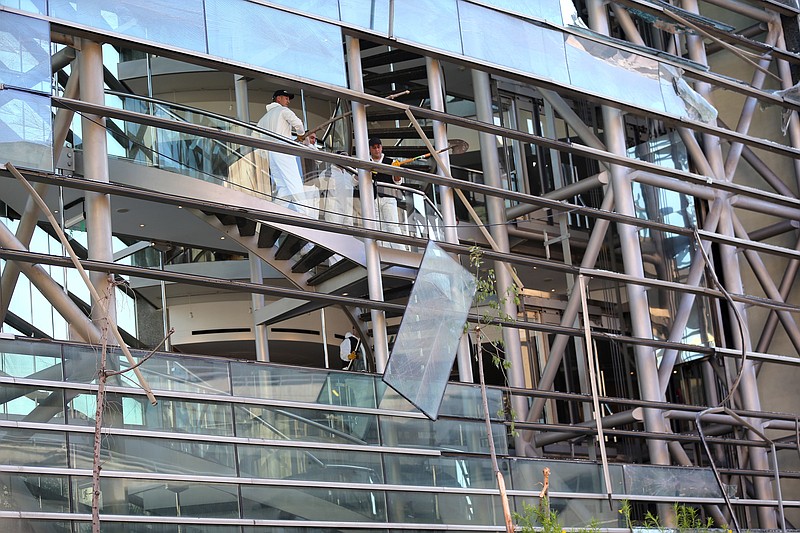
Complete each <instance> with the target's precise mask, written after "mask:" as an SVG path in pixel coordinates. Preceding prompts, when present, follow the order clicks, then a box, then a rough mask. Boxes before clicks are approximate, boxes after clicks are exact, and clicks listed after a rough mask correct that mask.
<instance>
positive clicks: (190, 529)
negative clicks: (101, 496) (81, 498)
mask: <svg viewBox="0 0 800 533" xmlns="http://www.w3.org/2000/svg"><path fill="white" fill-rule="evenodd" d="M155 520H156V517H154V516H153V517H150V520H148V521H147V530H146V531H147V533H241V530H240V529H239V526H212V525H209V524H202V525H200V524H197V525H195V524H159V523H158V522H155ZM136 530H137V529H136V524H131V523H130V522H108V521H106V520H103V533H131V532H132V531H136ZM261 531H263V529H262V530H261ZM75 532H76V533H92V524H91V523H89V522H85V523H84V522H79V523H77V524H76V529H75ZM64 533H70V530H66V531H65V532H64Z"/></svg>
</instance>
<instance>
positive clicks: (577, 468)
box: [509, 459, 623, 494]
mask: <svg viewBox="0 0 800 533" xmlns="http://www.w3.org/2000/svg"><path fill="white" fill-rule="evenodd" d="M509 464H510V467H511V485H512V486H513V487H514V488H515V489H517V490H530V487H536V486H541V484H542V481H543V480H544V469H545V468H549V469H550V490H552V491H554V492H577V493H586V494H604V493H605V481H604V480H603V468H602V466H600V465H598V464H595V463H579V462H566V461H544V460H540V459H514V460H510V461H509ZM609 475H610V477H611V483H612V485H613V487H612V490H613V491H614V492H617V493H619V492H623V486H622V470H621V469H620V467H619V466H616V465H611V466H610V468H609Z"/></svg>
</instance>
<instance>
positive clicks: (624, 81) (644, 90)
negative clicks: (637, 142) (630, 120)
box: [566, 35, 665, 113]
mask: <svg viewBox="0 0 800 533" xmlns="http://www.w3.org/2000/svg"><path fill="white" fill-rule="evenodd" d="M566 52H567V65H568V66H569V79H570V84H571V85H573V86H575V87H580V88H582V89H585V90H586V91H588V92H591V93H595V94H602V95H605V96H608V97H610V98H613V99H615V100H619V101H621V102H627V103H630V104H633V105H636V106H638V107H642V108H645V109H652V110H654V111H658V112H662V113H663V112H664V111H665V109H664V99H663V98H662V92H661V79H660V76H659V64H658V61H655V60H654V59H650V58H647V57H644V56H641V55H639V54H634V53H632V52H628V51H625V50H620V49H619V48H616V47H613V46H609V45H607V44H604V43H599V42H596V41H592V40H589V39H584V38H581V37H576V36H574V35H572V36H568V37H567V40H566Z"/></svg>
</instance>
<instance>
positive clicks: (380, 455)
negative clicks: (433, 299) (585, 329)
mask: <svg viewBox="0 0 800 533" xmlns="http://www.w3.org/2000/svg"><path fill="white" fill-rule="evenodd" d="M79 354H83V356H80V355H79ZM95 358H96V351H95V350H94V349H93V348H91V347H83V346H80V345H59V344H54V343H49V342H23V341H19V340H17V341H0V361H2V362H3V365H4V366H3V368H5V369H8V370H13V369H18V370H17V371H16V373H17V374H19V377H15V378H11V377H10V376H0V383H2V390H3V391H5V392H4V397H3V400H5V404H4V405H6V406H8V410H7V412H6V414H5V416H3V417H0V451H1V452H2V453H0V456H2V458H3V460H2V461H0V462H2V464H0V470H2V469H3V468H4V467H5V468H6V469H7V468H10V467H23V466H24V467H27V469H28V470H27V471H26V473H25V474H20V473H11V472H6V473H4V474H2V475H1V476H0V478H2V479H0V483H2V484H3V486H4V487H6V488H7V489H8V490H9V491H10V492H7V493H6V496H5V497H6V498H7V499H8V500H9V501H10V502H13V505H14V506H15V508H16V509H18V510H19V511H22V512H26V511H36V512H39V513H50V514H51V515H52V516H53V517H56V516H58V515H59V514H62V513H68V512H70V509H75V510H77V511H78V512H80V513H82V512H88V509H89V505H90V500H91V479H90V478H87V477H86V476H85V472H86V471H87V470H89V469H91V466H92V455H93V451H92V445H93V433H92V429H91V426H92V425H93V420H92V419H93V417H94V412H95V406H96V405H95V401H94V396H93V394H91V393H90V392H89V391H81V390H80V387H81V386H80V385H78V383H76V382H75V381H63V378H62V377H61V376H60V371H59V369H60V368H61V367H62V365H63V364H64V363H65V362H67V363H68V364H67V366H66V368H67V369H68V370H67V374H68V375H74V374H75V367H76V366H77V365H87V366H91V367H92V368H94V361H95ZM33 362H39V363H40V365H39V366H36V365H34V364H33ZM185 363H186V365H187V367H190V368H193V369H195V370H196V371H197V373H196V374H191V376H192V379H191V381H192V383H193V384H192V386H191V387H189V386H187V379H186V376H187V374H184V375H183V376H182V375H179V374H175V373H173V374H171V375H164V374H162V373H161V372H160V371H157V369H168V368H170V365H171V364H174V357H173V356H171V355H169V354H156V355H155V356H154V357H152V358H151V359H149V360H148V361H147V362H145V363H144V365H143V366H142V368H143V369H144V370H146V375H148V376H155V375H158V374H162V381H161V382H157V383H156V382H153V383H151V385H152V386H153V388H154V392H155V394H156V396H157V397H158V400H159V403H158V405H157V406H151V405H150V404H149V403H148V402H147V400H146V398H145V397H144V396H143V395H141V394H140V393H136V394H134V393H135V392H136V391H135V390H131V393H130V394H125V393H118V392H115V391H116V390H120V391H122V390H129V388H127V387H126V388H124V389H120V388H119V387H116V388H112V389H111V390H110V391H109V396H108V397H107V404H106V409H105V412H106V414H105V417H104V420H105V424H104V425H105V428H106V429H105V430H104V435H103V438H102V439H101V450H100V460H101V461H102V464H103V472H104V476H105V477H103V478H102V480H101V492H102V506H101V513H102V514H113V515H129V516H130V517H131V519H135V517H137V516H144V515H147V516H150V517H151V518H152V522H153V523H154V524H155V525H154V526H153V527H156V528H165V529H164V530H165V531H167V530H169V528H170V527H172V526H171V525H169V524H168V523H164V524H158V521H159V518H158V517H173V518H174V517H179V516H180V517H192V518H194V519H204V518H206V519H212V518H213V519H214V520H217V521H218V520H225V519H230V520H234V521H235V520H257V521H265V523H270V521H275V520H278V521H279V520H287V519H288V520H313V521H321V522H331V523H336V524H343V523H357V522H370V523H373V524H375V525H378V524H380V523H386V522H410V523H419V524H428V525H431V524H462V525H470V526H480V525H485V526H495V525H498V524H501V523H502V511H501V509H500V505H499V500H498V499H497V496H496V489H495V477H494V473H493V472H492V467H491V461H490V460H489V457H488V455H487V453H488V449H487V447H486V432H485V427H484V423H483V421H482V420H481V419H480V418H481V415H480V413H469V412H464V409H463V408H462V407H459V404H461V403H462V401H464V400H465V399H468V398H473V399H474V393H475V392H476V389H475V388H474V387H470V386H464V385H458V384H450V385H449V386H448V388H447V394H446V400H445V401H444V403H443V408H442V418H441V419H440V420H439V421H438V422H436V423H433V422H431V421H429V420H426V419H424V418H418V416H419V415H412V414H409V415H407V416H400V415H399V414H398V412H397V411H396V410H395V409H394V407H397V402H398V401H401V400H399V399H398V400H395V401H392V402H388V403H386V406H388V408H389V409H390V410H389V411H384V410H385V409H386V407H384V408H375V407H374V406H371V407H363V406H361V405H358V404H359V403H360V400H359V399H358V398H353V397H350V396H347V395H340V398H341V399H342V402H341V403H331V402H330V401H329V399H328V397H327V395H323V396H322V397H319V396H317V397H312V396H308V397H307V398H308V401H307V403H313V404H315V405H316V408H313V409H306V408H303V409H300V408H296V407H291V408H290V407H286V406H282V405H270V402H278V403H279V404H280V403H283V400H282V398H285V397H288V396H289V395H291V394H292V391H299V390H304V389H308V388H309V386H310V388H311V389H313V388H315V387H316V388H319V387H320V384H322V383H336V382H337V381H336V377H337V376H341V377H352V378H358V380H357V381H350V382H349V384H350V385H351V386H358V387H362V388H374V387H375V386H376V385H377V384H379V383H380V382H379V381H376V376H373V375H369V374H358V375H352V374H346V373H340V372H326V371H322V370H316V371H314V370H307V371H304V372H301V373H297V372H295V375H294V376H293V378H292V379H289V376H288V375H287V374H284V373H283V371H284V370H285V369H284V368H282V367H280V366H273V365H269V364H256V363H251V364H247V365H243V364H241V363H234V362H226V361H223V360H219V359H216V360H215V359H210V358H189V359H187V360H186V361H185ZM40 367H41V370H40V371H39V372H38V374H37V372H36V368H40ZM243 367H245V368H249V369H250V370H251V371H250V372H249V373H248V375H250V376H251V380H250V382H251V387H250V388H247V387H243V385H241V383H242V382H241V380H234V382H238V383H240V384H239V385H236V386H234V388H233V392H231V391H226V390H221V389H220V388H218V387H215V386H209V387H202V386H201V385H202V384H204V379H203V378H202V376H203V375H206V376H208V377H209V378H211V380H212V383H217V384H219V380H220V379H223V380H224V379H225V378H226V377H227V378H230V377H231V376H233V375H234V374H233V372H234V371H236V372H238V373H239V375H241V369H242V368H243ZM254 369H258V370H261V371H262V372H260V373H254V372H252V370H254ZM295 370H296V369H295ZM28 371H33V373H31V374H27V376H25V375H24V374H25V373H26V372H28ZM43 372H44V373H43ZM87 374H89V373H87ZM35 375H39V376H40V380H43V381H46V382H47V383H48V384H49V386H48V387H44V386H42V385H38V386H35V387H34V386H30V385H22V384H19V385H13V384H11V383H9V382H8V381H9V380H11V379H18V380H19V379H21V380H23V381H24V380H25V379H30V376H35ZM85 375H86V374H85ZM256 375H258V376H260V377H261V379H259V380H258V381H259V382H262V380H263V379H264V378H266V380H265V381H267V382H269V383H270V386H269V388H267V389H265V388H258V389H253V388H252V385H255V380H254V379H252V376H256ZM280 376H283V377H280ZM87 381H88V380H87ZM65 385H70V386H69V387H68V388H64V386H65ZM76 385H77V386H78V389H76V388H75V387H76ZM173 385H174V386H173ZM212 389H213V390H212ZM322 390H325V387H322ZM198 391H203V392H199V393H198ZM499 392H500V391H498V390H497V389H490V391H489V395H490V398H492V399H493V400H492V401H493V402H497V401H498V400H499V396H498V393H499ZM242 394H245V395H244V396H242ZM247 394H249V395H250V396H251V397H250V398H248V397H247ZM12 397H17V398H18V399H24V400H25V401H26V402H28V404H27V405H28V406H27V407H25V408H12V406H13V402H9V398H12ZM63 397H67V398H71V399H70V400H69V403H68V405H67V407H66V411H64V410H63V408H58V409H57V410H48V411H47V412H48V413H49V415H50V418H49V419H45V418H44V417H43V416H39V417H38V419H37V420H38V421H39V422H50V423H51V424H53V429H52V430H47V431H45V430H43V429H37V430H32V429H25V428H24V425H25V423H26V422H29V421H32V420H33V418H32V417H31V415H32V414H36V413H41V412H43V411H44V409H43V408H44V406H46V405H47V404H49V403H51V402H52V399H53V398H63ZM348 398H352V399H353V403H350V404H348V403H347V399H348ZM299 403H301V404H302V403H305V402H303V401H300V402H299ZM468 403H470V404H471V405H474V403H475V402H474V401H470V402H468ZM343 407H344V408H346V409H342V408H343ZM495 407H496V405H495ZM56 411H58V412H56ZM356 411H358V412H356ZM390 413H391V414H390ZM17 424H21V425H22V427H15V426H16V425H17ZM131 430H136V433H135V434H133V433H131ZM493 432H494V435H493V437H494V439H495V445H496V446H497V449H498V453H500V454H506V453H508V445H507V442H508V441H507V436H506V429H505V426H504V425H503V424H493ZM545 466H547V467H549V468H551V470H552V471H553V472H554V476H553V477H551V490H554V491H557V492H558V493H559V494H560V493H580V494H583V495H584V497H590V498H591V497H596V498H599V499H600V501H598V504H599V503H601V502H602V498H603V496H602V493H603V486H602V481H601V478H600V470H599V467H598V466H597V465H594V464H589V463H570V462H560V461H539V460H524V459H519V460H515V461H510V462H508V461H506V460H504V461H503V462H502V465H501V469H502V470H504V471H505V472H506V476H507V477H508V481H507V483H509V488H510V489H511V490H514V489H516V490H518V491H523V492H524V491H531V490H532V489H531V487H534V486H535V485H536V484H537V483H538V482H539V480H540V479H541V472H542V469H543V468H544V467H545ZM640 468H644V469H645V470H647V469H648V468H650V467H640ZM54 469H59V472H60V473H58V474H56V473H55V470H54ZM647 471H648V472H649V470H647ZM681 472H684V473H685V472H687V471H686V470H682V471H681ZM698 472H699V473H700V474H703V475H707V473H708V471H706V470H698ZM613 473H614V476H615V477H614V478H615V479H619V480H620V481H618V483H621V476H622V470H619V469H615V470H613ZM652 475H653V476H658V473H653V474H652ZM188 477H190V478H191V479H192V481H186V480H185V479H186V478H188ZM687 479H688V478H687ZM562 480H563V481H562ZM288 487H291V488H288ZM442 489H444V490H446V492H444V493H443V492H442ZM634 489H635V487H634V488H631V489H629V490H634ZM635 490H640V489H635ZM533 492H536V491H533ZM592 495H594V496H592ZM582 501H583V500H582ZM585 503H587V504H588V502H585ZM8 523H9V524H11V523H13V521H11V522H8ZM57 523H58V522H57V521H53V522H51V524H53V527H56V524H57ZM132 524H133V522H131V523H129V526H130V527H134V526H133V525H132ZM209 525H211V523H209ZM74 526H75V527H76V528H78V529H75V530H74V531H82V529H81V528H83V527H84V525H83V524H81V523H80V522H76V523H75V524H74ZM59 527H60V526H59ZM64 527H67V531H69V526H68V525H67V526H64ZM110 527H120V528H121V527H123V526H122V525H119V526H110ZM197 527H200V526H197ZM216 527H223V526H222V525H220V524H219V522H217V524H216ZM426 527H428V526H426ZM57 530H58V529H53V531H57ZM234 531H239V530H238V529H235V528H234Z"/></svg>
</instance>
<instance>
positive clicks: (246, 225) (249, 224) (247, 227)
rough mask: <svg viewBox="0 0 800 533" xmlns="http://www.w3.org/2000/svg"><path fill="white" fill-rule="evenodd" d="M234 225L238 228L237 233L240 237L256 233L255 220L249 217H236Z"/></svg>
mask: <svg viewBox="0 0 800 533" xmlns="http://www.w3.org/2000/svg"><path fill="white" fill-rule="evenodd" d="M236 226H237V227H238V228H239V235H241V236H242V237H252V236H253V235H255V234H256V221H255V220H251V219H249V218H243V217H236Z"/></svg>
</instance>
